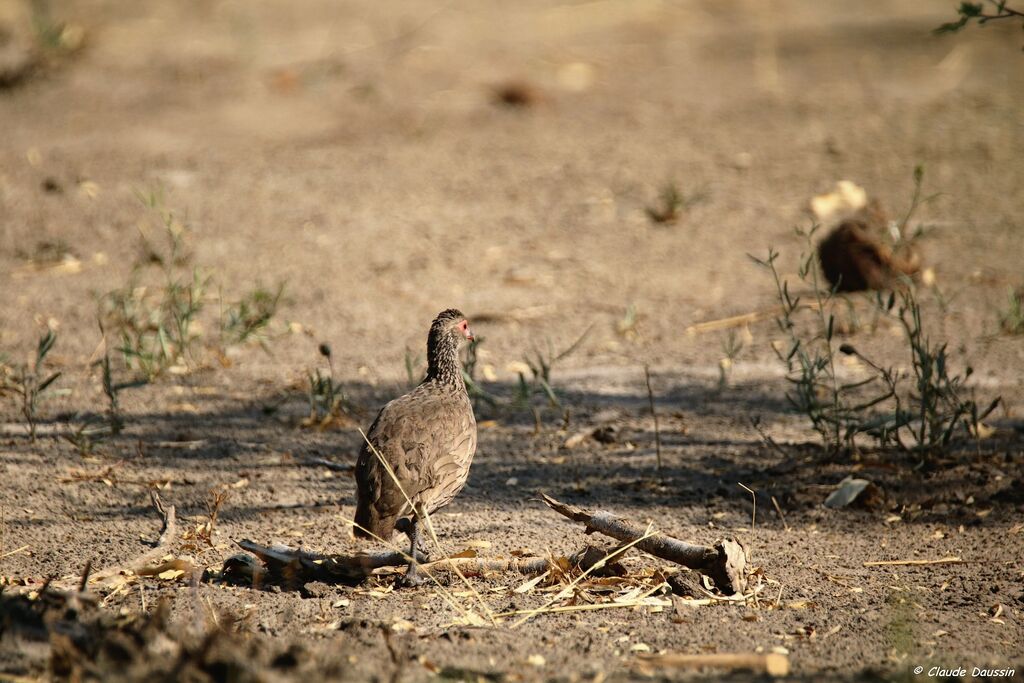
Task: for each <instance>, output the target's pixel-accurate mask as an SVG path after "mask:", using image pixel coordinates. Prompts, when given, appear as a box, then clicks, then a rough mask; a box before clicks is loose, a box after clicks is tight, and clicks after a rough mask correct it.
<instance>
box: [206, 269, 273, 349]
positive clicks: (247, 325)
mask: <svg viewBox="0 0 1024 683" xmlns="http://www.w3.org/2000/svg"><path fill="white" fill-rule="evenodd" d="M283 294H284V283H281V284H279V285H278V286H277V287H276V288H275V289H273V290H270V289H266V288H264V287H262V286H260V285H257V286H256V287H255V288H254V289H253V290H252V291H250V292H247V293H246V294H245V295H244V296H242V298H241V299H239V300H238V301H237V302H236V303H235V304H233V305H231V306H229V307H228V308H227V309H225V310H222V312H221V328H220V329H221V343H222V345H225V346H227V345H231V344H244V343H245V342H247V341H250V340H252V339H255V340H257V341H258V342H259V343H260V345H261V346H263V347H264V348H266V330H267V327H268V326H269V325H270V321H271V320H273V318H274V316H275V315H277V308H278V305H279V304H280V302H281V297H282V295H283Z"/></svg>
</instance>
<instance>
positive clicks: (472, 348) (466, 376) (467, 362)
mask: <svg viewBox="0 0 1024 683" xmlns="http://www.w3.org/2000/svg"><path fill="white" fill-rule="evenodd" d="M483 343H484V338H483V337H480V336H477V337H474V338H473V339H472V341H470V342H469V345H468V346H467V347H466V357H465V359H463V361H462V379H463V381H464V382H465V383H466V391H467V392H468V393H469V397H470V398H471V399H473V402H474V403H477V402H479V401H483V402H485V403H487V404H488V405H489V406H491V407H494V406H496V405H497V404H498V400H497V399H496V398H495V397H494V396H492V395H491V394H490V393H489V392H488V391H486V390H485V389H484V388H483V387H482V386H480V383H479V382H478V381H477V379H476V364H477V360H478V354H479V351H480V345H481V344H483Z"/></svg>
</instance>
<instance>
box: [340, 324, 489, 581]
mask: <svg viewBox="0 0 1024 683" xmlns="http://www.w3.org/2000/svg"><path fill="white" fill-rule="evenodd" d="M467 339H472V336H471V333H470V332H469V325H468V323H467V322H466V317H465V316H464V315H463V314H462V313H460V312H459V311H457V310H455V309H449V310H447V311H443V312H442V313H440V314H439V315H438V316H437V318H436V319H435V320H434V322H433V324H432V325H431V326H430V334H429V336H428V338H427V376H426V378H425V379H424V380H423V381H422V382H421V383H420V384H419V386H417V387H416V388H415V389H413V390H412V391H410V392H409V393H407V394H405V395H404V396H401V397H399V398H396V399H395V400H393V401H391V402H390V403H388V404H387V405H385V406H384V407H383V408H382V409H381V411H380V413H378V415H377V419H375V420H374V421H373V424H372V425H371V426H370V430H369V431H368V432H367V434H366V438H367V441H368V444H367V443H364V444H363V448H362V450H361V451H360V453H359V459H358V461H357V463H356V487H357V491H356V494H357V505H356V515H355V521H356V525H357V526H356V528H355V534H356V536H357V537H361V538H372V537H374V536H376V537H378V538H382V539H384V540H388V539H389V538H390V537H391V535H392V533H393V532H394V530H395V528H396V526H397V527H398V528H399V529H400V530H402V531H404V532H406V533H407V534H408V535H409V537H410V540H411V541H412V550H413V551H415V550H416V549H417V548H418V546H417V521H418V519H419V517H420V516H422V515H423V514H430V513H432V512H434V511H436V510H439V509H440V508H442V507H444V506H445V505H447V504H448V503H450V502H451V501H452V499H453V498H455V496H456V495H457V494H458V493H459V491H461V490H462V487H463V486H464V485H465V483H466V478H467V477H468V476H469V466H470V464H471V463H472V461H473V454H474V453H475V452H476V420H475V419H474V417H473V406H472V404H471V403H470V400H469V396H468V394H467V393H466V385H465V383H464V382H463V379H462V366H461V365H460V363H459V358H458V351H459V346H460V345H461V344H462V343H463V342H464V341H465V340H467ZM370 445H372V448H371V447H370ZM381 460H383V461H384V463H387V467H385V465H384V464H383V463H382V462H381ZM388 467H390V469H391V470H392V472H393V473H394V477H392V476H391V474H389V472H388ZM395 479H397V480H398V481H397V483H396V481H395ZM399 484H400V485H401V486H400V487H399ZM403 491H404V492H403ZM410 503H411V505H410ZM411 554H412V552H410V555H411ZM415 571H416V569H415V566H414V565H413V564H412V563H411V564H410V572H409V574H408V575H407V576H409V577H410V579H411V578H412V576H413V575H414V573H415Z"/></svg>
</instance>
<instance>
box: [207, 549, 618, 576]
mask: <svg viewBox="0 0 1024 683" xmlns="http://www.w3.org/2000/svg"><path fill="white" fill-rule="evenodd" d="M236 543H237V544H238V546H239V547H240V548H242V550H245V551H247V552H249V553H252V554H253V555H255V556H256V557H257V558H259V560H260V561H261V562H262V563H263V567H259V566H257V565H256V564H255V563H254V562H251V561H250V560H249V559H247V558H246V556H244V555H241V556H240V555H235V556H232V557H229V558H228V559H227V560H226V561H225V563H224V572H223V573H224V575H225V576H227V577H234V578H240V579H245V580H249V581H252V582H253V583H260V582H261V581H262V580H263V577H264V576H265V575H269V578H270V579H271V580H281V579H283V580H285V581H289V582H294V583H300V584H304V583H309V582H312V581H321V582H323V583H345V584H350V585H355V584H358V583H360V582H362V581H364V580H365V579H366V578H367V577H369V576H370V575H371V574H372V573H373V571H374V570H375V569H381V568H383V567H404V566H406V565H407V564H408V563H409V558H408V557H407V556H406V555H405V553H401V552H397V551H384V552H375V553H359V554H357V555H328V554H324V553H315V552H310V551H307V550H302V549H299V548H290V547H288V546H285V545H272V546H265V545H261V544H259V543H255V542H253V541H250V540H241V541H236ZM607 555H608V553H607V551H605V550H602V549H599V548H595V547H593V546H590V545H587V546H584V547H583V548H581V549H580V550H578V551H577V552H575V553H573V554H572V555H571V556H569V557H568V561H569V564H570V565H572V566H576V567H580V568H583V569H588V568H590V567H592V566H593V565H594V564H596V563H597V562H599V561H600V560H602V559H604V558H606V556H607ZM552 562H553V560H552V559H549V558H546V557H524V558H517V559H489V558H483V557H446V558H443V559H440V560H435V561H433V562H427V563H425V564H423V565H422V566H423V568H424V569H425V570H427V571H431V572H438V571H439V572H445V573H447V572H454V571H455V569H456V568H458V570H459V571H461V572H462V573H463V574H466V573H473V574H477V573H479V574H482V573H485V572H499V573H513V574H519V575H523V576H530V575H536V574H542V573H543V572H546V571H548V570H549V569H550V568H551V565H552ZM606 562H607V561H606ZM608 564H609V567H608V570H609V571H610V572H613V573H614V572H615V571H617V566H616V565H614V564H612V563H608Z"/></svg>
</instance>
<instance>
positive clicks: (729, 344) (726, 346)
mask: <svg viewBox="0 0 1024 683" xmlns="http://www.w3.org/2000/svg"><path fill="white" fill-rule="evenodd" d="M742 351H743V340H742V339H740V338H739V337H737V336H736V331H735V330H729V334H728V335H726V337H725V339H724V340H723V341H722V357H721V359H719V361H718V388H719V389H724V388H725V387H726V386H727V385H728V384H729V377H730V375H732V367H733V365H734V364H735V363H736V359H737V358H738V357H739V355H740V353H741V352H742Z"/></svg>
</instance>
